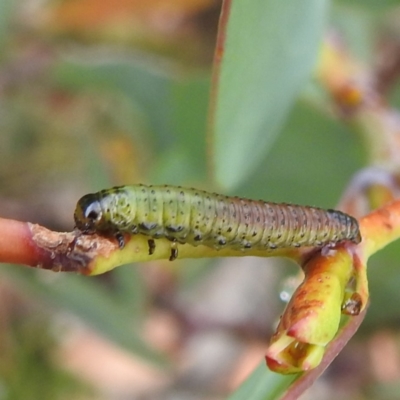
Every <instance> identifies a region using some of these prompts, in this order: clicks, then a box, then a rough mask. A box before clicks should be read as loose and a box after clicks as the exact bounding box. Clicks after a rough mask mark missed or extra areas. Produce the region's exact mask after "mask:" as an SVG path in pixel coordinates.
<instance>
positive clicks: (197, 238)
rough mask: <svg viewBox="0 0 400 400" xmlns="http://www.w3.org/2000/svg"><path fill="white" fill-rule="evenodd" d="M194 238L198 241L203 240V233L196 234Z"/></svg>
mask: <svg viewBox="0 0 400 400" xmlns="http://www.w3.org/2000/svg"><path fill="white" fill-rule="evenodd" d="M193 239H194V240H195V241H196V242H199V241H200V240H202V239H203V238H202V236H201V235H196V236H195V237H194V238H193Z"/></svg>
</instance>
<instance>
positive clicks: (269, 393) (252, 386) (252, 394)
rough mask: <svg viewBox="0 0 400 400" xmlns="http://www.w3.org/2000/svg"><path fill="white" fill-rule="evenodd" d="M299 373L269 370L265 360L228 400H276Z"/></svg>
mask: <svg viewBox="0 0 400 400" xmlns="http://www.w3.org/2000/svg"><path fill="white" fill-rule="evenodd" d="M297 376H298V375H280V374H276V373H274V372H271V371H270V370H268V368H267V366H266V365H265V361H262V362H261V363H260V365H259V366H258V367H257V368H256V369H255V370H254V371H253V373H252V374H251V375H250V376H249V377H248V378H247V379H246V380H245V382H244V383H242V385H241V386H240V387H239V388H238V389H237V390H236V391H235V392H234V393H233V394H232V395H231V396H230V397H229V398H228V400H249V399H251V400H275V399H280V397H281V395H282V394H283V393H284V392H285V391H286V389H288V387H289V386H290V384H291V383H292V382H293V381H294V380H295V379H296V378H297Z"/></svg>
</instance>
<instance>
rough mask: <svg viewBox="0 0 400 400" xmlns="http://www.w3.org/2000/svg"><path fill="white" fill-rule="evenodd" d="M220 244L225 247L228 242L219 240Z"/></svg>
mask: <svg viewBox="0 0 400 400" xmlns="http://www.w3.org/2000/svg"><path fill="white" fill-rule="evenodd" d="M218 244H219V245H220V246H225V245H226V240H225V239H219V240H218Z"/></svg>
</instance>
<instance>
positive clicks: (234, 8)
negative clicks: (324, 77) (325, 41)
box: [210, 0, 328, 189]
mask: <svg viewBox="0 0 400 400" xmlns="http://www.w3.org/2000/svg"><path fill="white" fill-rule="evenodd" d="M327 4H328V2H327V1H326V0H324V1H320V0H305V1H302V2H301V5H300V4H299V2H298V1H296V0H286V1H281V0H233V1H232V2H230V1H225V4H224V9H223V13H225V14H223V18H222V19H221V24H220V32H219V44H218V49H219V50H218V51H217V57H219V56H220V55H221V52H222V61H221V64H220V65H218V63H217V65H216V69H215V71H214V81H213V82H214V88H213V91H212V93H213V96H212V98H211V119H210V133H211V139H212V140H211V141H210V144H211V152H212V154H213V158H214V160H213V166H214V168H215V171H214V174H215V179H216V181H217V183H218V184H219V185H221V186H223V187H225V188H228V189H231V188H233V187H234V186H236V185H237V184H239V183H241V182H243V180H245V179H246V177H247V176H248V175H249V174H250V173H251V172H252V171H253V170H254V168H255V167H256V166H257V165H258V164H259V162H260V161H261V160H262V159H263V158H265V157H266V154H267V151H268V149H269V147H270V145H271V144H272V142H273V139H274V138H275V137H276V134H277V133H278V132H279V130H280V129H281V127H282V125H283V123H284V121H285V118H286V116H287V114H288V112H289V110H290V107H291V105H292V103H293V101H294V100H295V98H296V95H297V94H298V92H299V90H300V89H301V88H302V86H303V85H304V83H305V82H306V80H307V78H308V77H309V75H310V72H311V69H312V67H313V65H314V62H315V58H316V54H317V51H318V45H319V42H320V39H321V35H322V31H323V27H324V22H325V15H326V11H327ZM229 5H230V7H229ZM227 14H228V18H226V15H227ZM225 21H227V22H226V26H225ZM225 37H226V40H225V42H223V38H225ZM288 157H290V155H289V154H288Z"/></svg>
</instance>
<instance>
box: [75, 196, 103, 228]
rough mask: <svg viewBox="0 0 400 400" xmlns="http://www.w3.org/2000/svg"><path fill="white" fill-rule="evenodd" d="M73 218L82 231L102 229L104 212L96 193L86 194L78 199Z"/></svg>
mask: <svg viewBox="0 0 400 400" xmlns="http://www.w3.org/2000/svg"><path fill="white" fill-rule="evenodd" d="M74 219H75V226H76V227H77V228H78V229H79V230H81V231H82V232H84V233H94V232H96V231H101V230H104V227H103V225H104V222H105V221H104V213H103V210H102V207H101V203H100V199H99V197H98V194H97V193H91V194H87V195H85V196H83V197H82V198H81V199H80V200H79V201H78V203H77V205H76V208H75V213H74ZM102 228H103V229H102Z"/></svg>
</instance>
